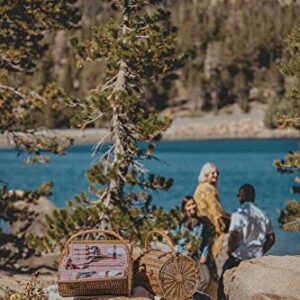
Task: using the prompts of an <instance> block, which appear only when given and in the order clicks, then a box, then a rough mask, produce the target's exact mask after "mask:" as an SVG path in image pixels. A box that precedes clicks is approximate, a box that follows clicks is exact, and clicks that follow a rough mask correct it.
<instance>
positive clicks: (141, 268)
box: [135, 230, 200, 300]
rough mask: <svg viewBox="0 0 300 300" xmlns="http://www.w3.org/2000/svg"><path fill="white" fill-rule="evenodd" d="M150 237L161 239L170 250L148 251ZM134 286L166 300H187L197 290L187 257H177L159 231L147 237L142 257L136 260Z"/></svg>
mask: <svg viewBox="0 0 300 300" xmlns="http://www.w3.org/2000/svg"><path fill="white" fill-rule="evenodd" d="M154 235H159V236H162V237H163V238H164V239H165V241H166V242H167V245H168V247H169V248H170V251H169V252H164V251H161V250H158V249H152V248H151V247H150V241H151V240H152V238H153V236H154ZM136 264H137V266H138V271H137V274H135V284H136V285H142V286H144V287H145V288H146V289H147V290H149V291H150V292H151V293H153V294H155V295H158V296H160V297H162V298H163V299H166V300H184V299H188V298H191V297H192V295H193V294H194V293H195V291H196V290H197V288H198V286H199V282H200V275H199V268H198V266H197V264H196V262H195V261H194V260H193V259H192V258H190V257H187V256H182V255H177V254H176V252H175V248H174V245H173V242H172V240H171V239H170V237H169V236H168V235H166V234H165V233H164V232H163V231H160V230H153V231H151V232H150V233H148V235H147V237H146V241H145V250H144V253H143V254H142V255H141V256H140V257H139V258H138V259H137V261H136Z"/></svg>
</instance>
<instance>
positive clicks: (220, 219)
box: [194, 163, 228, 259]
mask: <svg viewBox="0 0 300 300" xmlns="http://www.w3.org/2000/svg"><path fill="white" fill-rule="evenodd" d="M219 174H220V173H219V170H218V168H217V166H216V165H215V164H213V163H206V164H205V165H204V166H203V167H202V169H201V171H200V174H199V177H198V182H199V184H198V186H197V188H196V191H195V193H194V199H195V201H196V203H197V207H198V210H199V213H200V215H201V216H206V217H207V218H208V219H209V220H210V222H211V223H212V225H213V227H214V228H212V230H211V234H210V235H211V237H210V239H211V254H212V257H213V259H215V258H216V256H217V255H218V253H219V252H220V250H221V248H222V244H223V238H224V231H225V230H226V223H225V220H226V219H227V218H228V216H227V215H226V214H225V212H224V209H223V207H222V205H221V203H220V201H219V196H218V190H217V184H218V179H219Z"/></svg>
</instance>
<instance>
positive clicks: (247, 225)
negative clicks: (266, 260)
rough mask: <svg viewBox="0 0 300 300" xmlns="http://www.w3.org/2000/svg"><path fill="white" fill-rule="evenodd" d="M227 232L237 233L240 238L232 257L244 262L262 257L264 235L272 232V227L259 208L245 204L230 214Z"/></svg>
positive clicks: (249, 203) (251, 204)
mask: <svg viewBox="0 0 300 300" xmlns="http://www.w3.org/2000/svg"><path fill="white" fill-rule="evenodd" d="M229 231H237V232H238V233H239V237H240V238H239V241H238V247H237V249H236V250H235V251H234V252H233V253H232V256H234V257H236V258H238V259H240V260H245V259H250V258H255V257H260V256H262V255H263V245H264V243H265V241H266V235H267V234H270V233H272V232H273V227H272V224H271V221H270V219H269V218H268V217H267V215H266V214H265V213H264V212H263V211H262V210H261V209H260V208H258V207H257V206H255V205H254V203H253V202H245V203H244V204H242V205H241V207H240V208H239V209H238V210H237V212H235V213H233V214H232V216H231V222H230V226H229Z"/></svg>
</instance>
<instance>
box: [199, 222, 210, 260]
mask: <svg viewBox="0 0 300 300" xmlns="http://www.w3.org/2000/svg"><path fill="white" fill-rule="evenodd" d="M201 228H202V230H201V232H200V236H201V237H202V242H201V245H200V247H199V253H200V258H199V263H200V264H205V263H206V262H207V256H208V252H209V246H208V231H207V224H206V223H205V220H203V223H202V226H201Z"/></svg>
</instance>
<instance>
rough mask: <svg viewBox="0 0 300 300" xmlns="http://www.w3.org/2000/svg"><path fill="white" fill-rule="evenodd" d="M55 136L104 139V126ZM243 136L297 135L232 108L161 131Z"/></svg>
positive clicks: (260, 115) (0, 140)
mask: <svg viewBox="0 0 300 300" xmlns="http://www.w3.org/2000/svg"><path fill="white" fill-rule="evenodd" d="M53 132H54V133H56V134H57V135H58V136H62V137H71V138H73V139H74V140H75V144H94V143H97V142H98V141H99V140H101V139H103V138H104V139H105V137H106V136H107V134H108V132H109V131H108V129H106V128H100V129H95V128H89V129H86V130H80V129H56V130H53ZM234 138H237V139H247V138H299V131H297V130H296V129H292V128H288V129H268V128H266V127H265V126H264V112H263V111H251V112H250V113H247V114H246V113H242V112H234V113H230V114H228V113H223V114H218V115H215V114H213V113H210V114H206V115H205V116H202V117H174V120H173V123H172V125H171V127H170V128H169V129H168V130H167V131H166V132H165V134H164V135H163V139H164V140H198V139H234ZM12 146H13V145H12V144H10V142H9V141H8V140H7V136H6V135H4V134H0V147H12Z"/></svg>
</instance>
